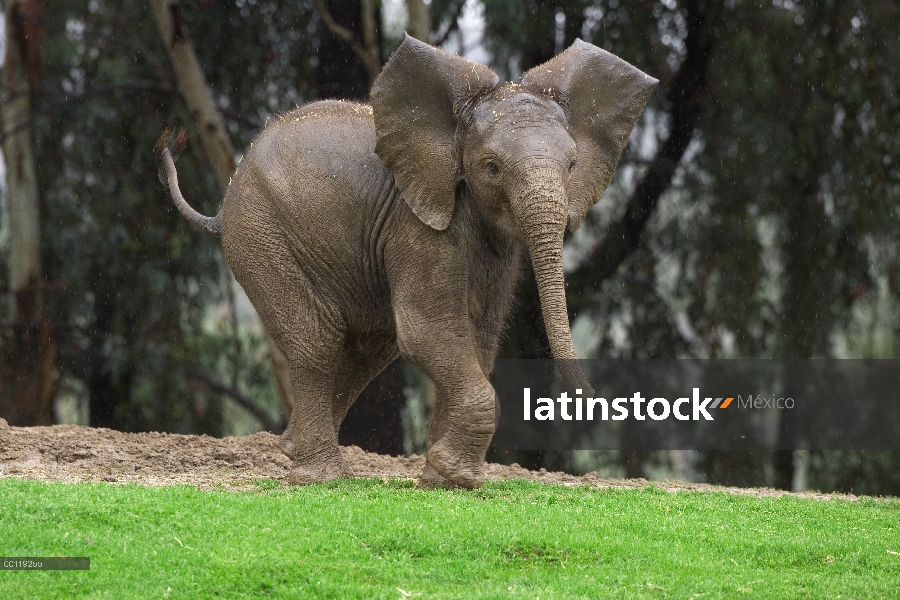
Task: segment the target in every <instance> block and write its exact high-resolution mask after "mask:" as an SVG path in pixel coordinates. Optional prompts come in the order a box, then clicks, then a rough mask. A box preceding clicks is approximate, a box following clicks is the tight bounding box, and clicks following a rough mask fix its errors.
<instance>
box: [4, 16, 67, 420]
mask: <svg viewBox="0 0 900 600" xmlns="http://www.w3.org/2000/svg"><path fill="white" fill-rule="evenodd" d="M5 9H6V10H5V14H6V68H5V73H4V77H3V80H4V83H5V85H4V86H3V87H4V89H3V96H4V98H3V102H2V108H0V123H2V128H3V130H4V131H13V130H14V128H15V126H16V125H17V124H18V123H22V122H25V121H27V120H28V119H29V117H30V115H31V96H32V92H33V90H34V88H35V87H36V86H37V84H38V83H39V81H40V52H41V43H42V41H43V38H44V35H45V28H44V27H45V26H44V14H43V10H44V9H43V4H42V2H40V0H7V1H6V5H5ZM3 156H4V158H5V161H6V169H7V172H6V181H7V194H8V218H9V221H8V222H9V225H10V227H9V290H10V301H9V328H8V330H7V331H8V332H9V335H8V340H7V344H5V351H4V353H3V356H2V361H0V362H2V365H0V416H4V417H5V418H6V419H7V421H9V423H10V425H22V426H25V425H50V424H51V423H52V422H53V410H52V401H53V372H54V356H55V350H54V344H53V328H52V326H51V325H50V323H49V322H48V321H47V319H46V317H45V315H44V306H43V297H42V289H41V288H42V285H43V277H42V275H41V254H40V204H39V198H38V189H37V178H36V175H35V165H34V153H33V152H32V145H31V129H30V128H22V129H20V130H19V131H16V132H14V133H11V134H10V135H8V136H6V137H5V138H4V140H3Z"/></svg>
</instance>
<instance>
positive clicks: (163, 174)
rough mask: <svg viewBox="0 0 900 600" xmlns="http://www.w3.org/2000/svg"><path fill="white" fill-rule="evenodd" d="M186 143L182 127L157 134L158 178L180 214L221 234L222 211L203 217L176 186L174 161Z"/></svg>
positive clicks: (207, 229)
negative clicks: (179, 129) (213, 215)
mask: <svg viewBox="0 0 900 600" xmlns="http://www.w3.org/2000/svg"><path fill="white" fill-rule="evenodd" d="M186 143H187V134H185V132H184V130H183V129H182V130H181V131H178V132H177V133H176V131H175V130H174V129H172V128H167V129H166V130H165V131H163V132H162V135H161V136H159V141H157V142H156V146H155V147H154V148H153V153H154V154H155V155H156V165H157V167H158V168H159V180H160V181H161V182H162V184H163V186H165V188H166V190H168V192H169V195H170V196H171V197H172V201H173V202H175V207H176V208H177V209H178V212H180V213H181V216H183V217H184V218H185V219H187V220H188V221H190V222H191V223H193V224H194V225H196V226H197V227H200V228H201V229H205V230H206V231H208V232H209V233H211V234H213V235H222V213H221V212H220V213H219V214H217V215H216V216H215V217H204V216H203V215H201V214H200V213H198V212H197V211H196V210H194V209H193V208H191V206H190V204H188V203H187V201H186V200H185V199H184V196H182V195H181V190H180V189H179V188H178V172H177V171H176V170H175V161H176V160H178V155H179V154H181V151H182V150H183V149H184V146H185V144H186Z"/></svg>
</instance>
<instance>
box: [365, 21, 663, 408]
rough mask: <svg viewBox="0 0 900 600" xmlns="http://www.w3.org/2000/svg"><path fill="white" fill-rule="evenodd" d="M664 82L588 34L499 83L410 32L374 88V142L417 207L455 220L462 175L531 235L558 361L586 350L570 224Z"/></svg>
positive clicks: (509, 228) (524, 237)
mask: <svg viewBox="0 0 900 600" xmlns="http://www.w3.org/2000/svg"><path fill="white" fill-rule="evenodd" d="M657 83H658V82H657V80H655V79H653V78H652V77H650V76H648V75H646V74H644V73H643V72H641V71H640V70H638V69H636V68H635V67H633V66H632V65H630V64H628V63H627V62H625V61H623V60H621V59H620V58H618V57H616V56H614V55H612V54H610V53H608V52H606V51H604V50H602V49H600V48H597V47H596V46H593V45H591V44H588V43H586V42H583V41H581V40H578V41H576V42H575V43H574V44H573V45H572V46H571V47H570V48H569V49H568V50H566V51H565V52H563V53H562V54H560V55H558V56H557V57H555V58H554V59H552V60H550V61H548V62H546V63H544V64H543V65H540V66H538V67H535V68H534V69H532V70H530V71H528V72H527V73H525V75H524V76H523V77H522V82H521V84H500V83H499V79H498V77H497V75H496V74H495V73H494V72H493V71H491V70H490V69H488V68H487V67H485V66H483V65H479V64H476V63H472V62H470V61H467V60H466V59H464V58H462V57H460V56H457V55H454V54H450V53H447V52H444V51H442V50H439V49H437V48H434V47H432V46H429V45H428V44H425V43H423V42H420V41H418V40H416V39H414V38H412V37H409V36H406V39H405V40H404V42H403V44H402V45H401V46H400V48H399V49H398V50H397V51H396V52H394V54H393V55H392V56H391V58H390V60H389V61H388V63H387V65H386V66H385V68H384V70H383V71H382V73H381V74H380V75H379V77H378V79H377V80H376V81H375V84H374V86H373V88H372V94H371V103H372V108H373V114H374V119H375V131H376V140H377V141H376V147H375V151H376V153H377V154H378V156H379V157H380V158H381V160H382V162H384V164H385V165H386V166H387V167H388V168H389V169H390V170H391V171H392V173H393V175H394V181H395V183H396V184H397V187H398V188H399V189H400V191H401V193H402V195H403V198H404V199H405V201H406V202H407V204H408V205H409V207H410V208H411V209H412V211H413V212H414V213H415V214H416V215H417V216H418V218H419V219H421V220H422V221H423V222H424V223H425V224H427V225H428V226H430V227H432V228H434V229H436V230H444V229H446V228H447V227H448V226H449V225H450V222H451V219H452V218H453V213H454V208H455V205H456V202H457V190H458V188H459V186H460V184H463V183H464V184H465V185H466V186H467V187H468V190H469V192H470V193H471V197H472V198H473V200H474V202H475V203H476V205H477V206H478V208H479V210H480V212H481V213H482V215H483V216H484V217H485V219H486V220H488V221H490V222H491V223H492V224H493V225H494V226H496V227H498V228H500V229H501V230H504V231H506V232H508V233H509V234H510V235H512V236H513V237H515V238H517V239H519V240H520V241H521V242H522V243H524V244H525V246H526V248H527V249H528V251H529V252H530V254H531V258H532V264H533V266H534V271H535V278H536V280H537V284H538V290H539V294H540V300H541V308H542V312H543V317H544V324H545V327H546V330H547V337H548V339H549V341H550V347H551V350H552V351H553V356H554V358H555V359H557V360H560V359H574V358H576V354H575V349H574V346H573V344H572V337H571V333H570V330H569V323H568V314H567V310H566V297H565V286H564V281H563V266H562V247H563V235H564V233H565V228H566V225H567V224H568V226H569V229H570V230H572V231H574V230H575V229H577V228H578V227H579V225H580V223H581V220H582V219H583V218H584V216H585V214H586V213H587V211H588V209H589V208H590V207H591V206H593V205H594V203H596V202H597V201H598V200H599V199H600V197H601V196H602V195H603V192H604V191H605V190H606V187H607V186H608V185H609V182H610V180H611V179H612V174H613V172H614V170H615V168H616V164H617V163H618V161H619V157H620V155H621V153H622V150H623V149H624V147H625V144H626V143H627V141H628V137H629V135H630V134H631V131H632V129H633V128H634V126H635V124H636V123H637V120H638V118H639V117H640V114H641V111H642V110H643V108H644V105H645V104H646V102H647V99H648V98H649V96H650V93H651V92H652V91H653V89H654V88H655V86H656V84H657ZM559 364H560V365H561V367H560V368H561V371H562V374H563V376H564V377H565V378H566V381H567V383H568V384H569V385H570V386H572V387H573V388H574V387H581V388H584V389H585V391H586V392H587V390H589V389H590V385H589V384H587V381H586V379H584V376H583V374H581V371H580V369H579V368H578V367H577V365H576V364H574V363H573V361H568V360H563V361H562V363H559ZM566 365H568V366H566Z"/></svg>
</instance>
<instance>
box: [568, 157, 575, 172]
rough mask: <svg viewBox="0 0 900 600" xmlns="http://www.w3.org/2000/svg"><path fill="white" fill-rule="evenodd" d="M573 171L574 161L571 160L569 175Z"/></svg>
mask: <svg viewBox="0 0 900 600" xmlns="http://www.w3.org/2000/svg"><path fill="white" fill-rule="evenodd" d="M574 170H575V161H574V160H572V162H570V163H569V173H571V172H572V171H574Z"/></svg>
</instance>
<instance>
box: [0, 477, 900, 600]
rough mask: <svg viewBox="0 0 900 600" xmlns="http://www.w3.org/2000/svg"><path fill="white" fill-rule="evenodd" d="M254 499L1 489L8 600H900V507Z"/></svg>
mask: <svg viewBox="0 0 900 600" xmlns="http://www.w3.org/2000/svg"><path fill="white" fill-rule="evenodd" d="M253 490H254V491H249V492H242V493H233V492H224V491H213V492H203V491H198V490H196V489H194V488H191V487H181V486H179V487H164V488H150V487H143V486H138V485H121V486H120V485H107V484H59V483H54V484H47V483H37V482H31V481H22V480H16V479H0V554H3V555H6V556H90V557H91V569H90V571H53V572H51V571H41V572H37V571H27V572H26V571H0V598H50V597H61V598H68V597H79V596H80V597H84V596H86V597H96V598H117V599H118V598H161V597H162V598H164V597H168V598H208V597H221V598H240V597H248V598H256V597H298V598H320V597H321V598H391V599H397V598H412V597H417V598H531V599H533V598H541V599H542V600H544V599H548V598H692V597H699V598H704V599H706V598H744V597H751V598H752V597H757V598H816V599H818V598H900V555H897V554H893V553H892V552H900V502H898V501H896V500H891V501H879V500H873V499H862V500H860V501H858V502H848V501H842V500H838V501H820V500H806V499H798V498H790V497H783V498H780V499H774V498H756V497H747V496H738V495H731V494H727V493H709V492H682V493H678V494H670V493H668V492H664V491H660V490H656V489H652V488H649V489H643V490H608V491H603V490H596V489H589V488H565V487H561V486H545V485H540V484H534V483H528V482H524V481H509V482H502V483H488V484H486V485H485V486H484V488H483V489H481V490H476V491H444V490H440V491H427V492H423V491H419V490H416V489H413V488H412V483H411V482H405V481H389V482H387V483H385V482H382V481H380V480H350V481H342V482H337V483H332V484H325V485H316V486H309V487H305V488H284V487H282V486H280V485H278V482H274V481H270V480H260V481H257V482H256V485H255V486H253Z"/></svg>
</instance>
